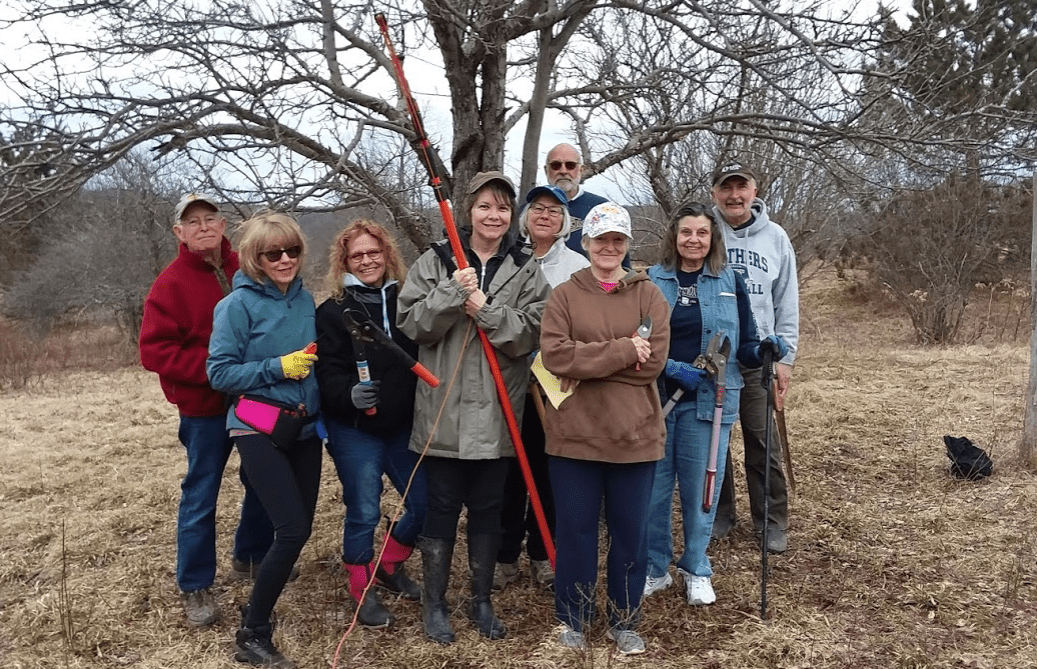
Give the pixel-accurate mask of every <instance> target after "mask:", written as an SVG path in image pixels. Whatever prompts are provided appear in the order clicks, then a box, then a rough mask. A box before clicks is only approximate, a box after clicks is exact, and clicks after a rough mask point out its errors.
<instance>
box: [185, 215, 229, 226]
mask: <svg viewBox="0 0 1037 669" xmlns="http://www.w3.org/2000/svg"><path fill="white" fill-rule="evenodd" d="M219 222H220V217H219V216H204V217H201V218H192V219H189V220H187V221H184V220H180V221H179V222H178V223H177V224H178V225H179V226H180V227H182V228H197V227H199V226H201V224H202V223H205V224H206V225H208V226H209V227H210V228H212V227H215V226H216V224H217V223H219Z"/></svg>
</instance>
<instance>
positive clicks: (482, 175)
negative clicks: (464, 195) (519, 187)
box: [468, 170, 518, 197]
mask: <svg viewBox="0 0 1037 669" xmlns="http://www.w3.org/2000/svg"><path fill="white" fill-rule="evenodd" d="M491 181H500V182H501V183H502V184H504V186H505V187H506V188H507V189H508V190H509V191H511V197H518V191H516V190H515V184H513V183H512V182H511V179H509V178H508V177H506V176H504V173H503V172H500V171H498V170H491V171H489V172H479V173H477V174H476V175H475V176H474V177H472V180H471V181H469V182H468V194H469V195H471V194H473V193H475V192H476V191H478V190H479V189H480V188H482V187H483V186H485V185H486V184H488V183H490V182H491Z"/></svg>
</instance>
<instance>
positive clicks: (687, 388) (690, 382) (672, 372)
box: [666, 358, 707, 393]
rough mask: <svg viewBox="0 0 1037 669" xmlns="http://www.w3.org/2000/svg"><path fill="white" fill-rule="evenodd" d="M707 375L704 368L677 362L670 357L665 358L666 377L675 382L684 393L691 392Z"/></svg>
mask: <svg viewBox="0 0 1037 669" xmlns="http://www.w3.org/2000/svg"><path fill="white" fill-rule="evenodd" d="M706 376H707V374H706V370H704V369H699V368H698V367H695V366H694V365H692V364H691V363H688V362H677V361H676V360H673V359H672V358H667V359H666V378H668V379H673V380H674V381H676V382H677V385H679V386H680V387H681V388H683V389H684V392H686V393H693V392H695V389H696V388H698V387H699V384H700V383H702V381H703V379H705V378H706Z"/></svg>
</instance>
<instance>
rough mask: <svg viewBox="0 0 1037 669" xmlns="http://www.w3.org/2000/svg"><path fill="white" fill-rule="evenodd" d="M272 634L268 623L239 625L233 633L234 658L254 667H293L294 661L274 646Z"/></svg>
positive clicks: (281, 668)
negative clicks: (247, 625)
mask: <svg viewBox="0 0 1037 669" xmlns="http://www.w3.org/2000/svg"><path fill="white" fill-rule="evenodd" d="M272 634H273V626H272V625H270V624H269V623H267V624H266V625H256V626H254V627H239V628H238V631H237V632H236V633H235V635H234V646H235V648H236V650H235V652H234V659H235V660H237V661H238V662H245V663H247V664H251V665H252V666H254V667H274V668H275V669H295V663H294V662H292V661H291V660H289V659H288V658H287V657H285V656H284V655H282V654H281V651H279V650H277V648H275V647H274V643H273V641H272V639H271V636H272Z"/></svg>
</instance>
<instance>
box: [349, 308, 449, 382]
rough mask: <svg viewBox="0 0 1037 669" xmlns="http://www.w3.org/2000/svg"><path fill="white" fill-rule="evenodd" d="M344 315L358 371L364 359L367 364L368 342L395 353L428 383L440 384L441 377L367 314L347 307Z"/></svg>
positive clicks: (362, 377)
mask: <svg viewBox="0 0 1037 669" xmlns="http://www.w3.org/2000/svg"><path fill="white" fill-rule="evenodd" d="M342 317H343V318H344V319H345V321H346V329H347V330H348V331H349V336H350V337H352V338H353V350H354V354H355V356H356V360H357V371H360V370H359V368H360V361H361V360H363V364H364V365H365V366H366V365H367V357H366V355H365V350H364V349H365V347H366V346H367V345H368V344H373V345H374V346H379V347H381V348H383V349H385V350H387V351H388V352H389V353H391V354H392V355H394V356H395V357H396V359H397V360H399V361H400V362H401V363H402V364H403V365H404V366H405V367H407V368H408V369H410V371H412V372H414V373H415V374H416V375H417V376H418V378H419V379H421V380H422V381H424V382H425V383H427V384H428V385H430V386H432V387H433V388H435V387H436V386H438V385H439V379H438V378H436V375H435V374H433V373H432V372H430V371H429V370H428V368H427V367H425V366H424V365H422V364H421V363H420V362H418V361H417V360H415V359H414V358H412V357H411V356H410V355H409V354H408V353H407V352H406V351H404V350H403V349H402V348H400V345H399V344H397V343H396V342H394V341H393V340H392V337H390V336H389V335H388V334H386V333H385V332H383V331H382V329H381V328H379V327H378V326H376V325H375V324H374V323H372V322H371V320H370V319H369V318H368V317H367V315H366V314H363V313H361V312H358V311H356V310H355V309H346V310H345V311H343V312H342ZM360 379H361V381H360V382H361V383H364V381H363V379H364V373H363V372H361V373H360ZM367 379H368V382H370V379H371V375H370V373H369V372H368V373H367Z"/></svg>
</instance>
